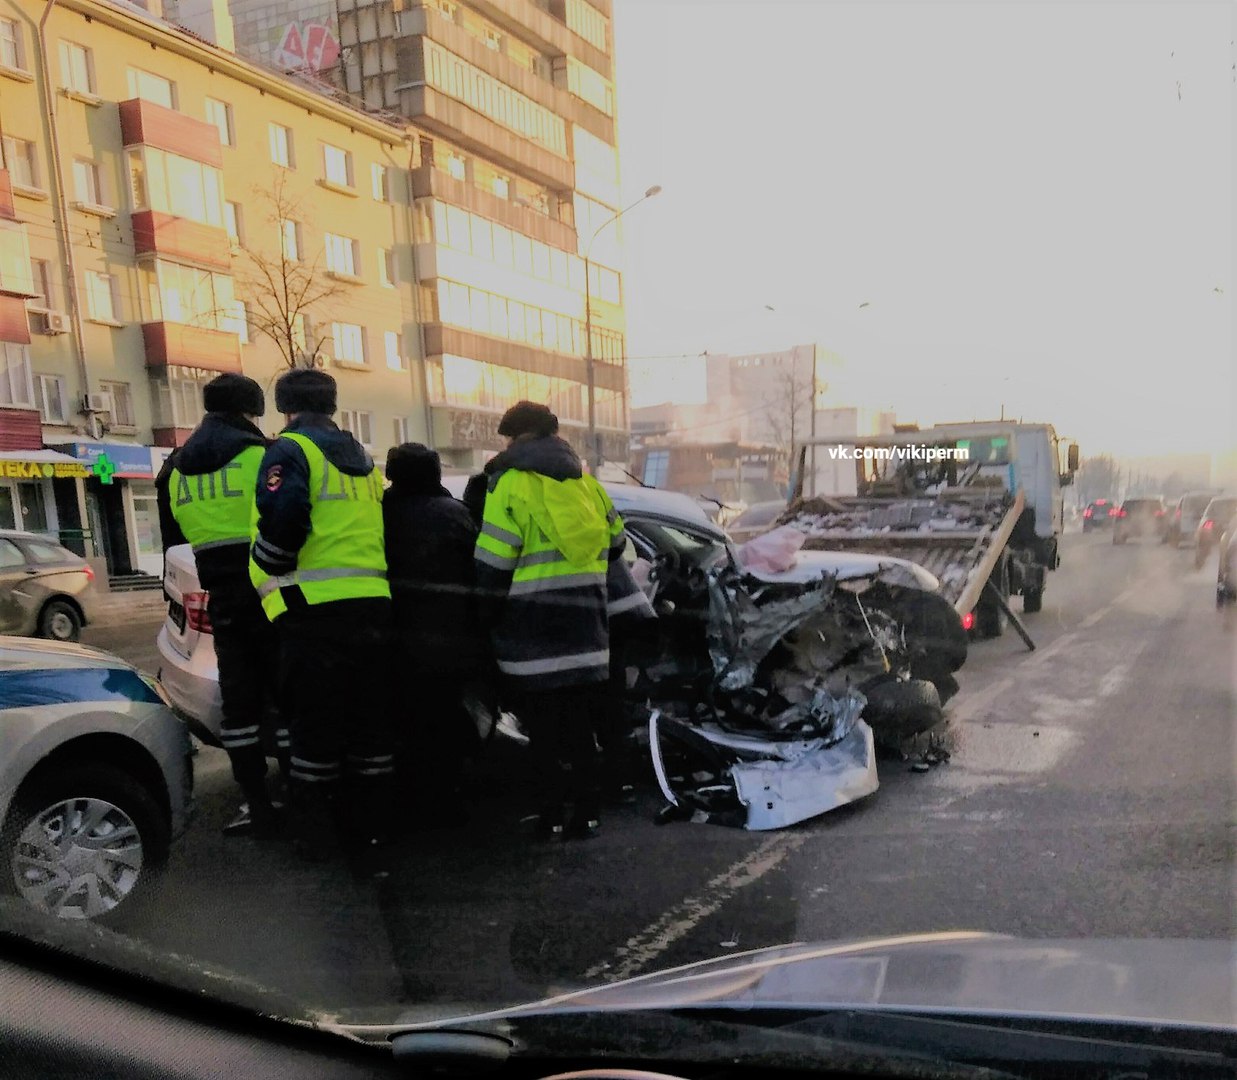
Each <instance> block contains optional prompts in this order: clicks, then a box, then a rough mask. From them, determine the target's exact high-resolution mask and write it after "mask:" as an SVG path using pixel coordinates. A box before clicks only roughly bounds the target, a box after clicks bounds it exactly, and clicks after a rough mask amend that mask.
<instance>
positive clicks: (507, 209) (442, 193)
mask: <svg viewBox="0 0 1237 1080" xmlns="http://www.w3.org/2000/svg"><path fill="white" fill-rule="evenodd" d="M412 194H413V198H416V199H441V200H442V201H443V202H445V203H450V204H451V205H452V206H459V207H462V208H463V209H465V210H471V211H472V212H473V213H474V214H480V215H481V216H482V217H486V218H489V219H490V220H491V221H497V222H498V223H499V224H500V225H505V226H506V227H507V228H509V229H512V230H514V231H515V232H518V233H523V234H524V235H525V236H531V237H532V238H533V239H534V240H540V241H541V242H542V243H543V244H549V245H550V246H551V247H556V248H558V249H559V250H561V251H569V252H571V253H572V254H573V255H574V254H575V251H576V231H575V229H573V228H572V227H571V226H570V225H567V224H564V223H563V222H561V221H559V220H558V219H557V218H552V217H549V216H548V215H546V214H539V213H537V211H536V210H530V209H529V208H528V207H526V206H520V205H519V204H518V203H513V202H511V201H510V200H509V199H503V198H500V197H499V196H497V195H495V194H494V193H493V192H491V191H486V190H485V189H483V188H479V187H477V186H476V185H475V184H470V183H468V181H466V180H457V179H456V178H455V177H454V176H452V175H451V174H450V173H446V172H443V171H442V170H441V169H435V168H434V167H433V166H432V165H422V166H421V167H420V168H418V169H413V170H412Z"/></svg>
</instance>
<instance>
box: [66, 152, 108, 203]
mask: <svg viewBox="0 0 1237 1080" xmlns="http://www.w3.org/2000/svg"><path fill="white" fill-rule="evenodd" d="M102 186H103V185H102V183H101V181H100V179H99V166H98V165H96V164H95V163H94V162H93V161H87V160H86V159H84V158H75V159H74V160H73V190H74V191H75V192H76V193H77V200H78V202H83V203H89V204H90V205H91V206H102V205H103V191H102Z"/></svg>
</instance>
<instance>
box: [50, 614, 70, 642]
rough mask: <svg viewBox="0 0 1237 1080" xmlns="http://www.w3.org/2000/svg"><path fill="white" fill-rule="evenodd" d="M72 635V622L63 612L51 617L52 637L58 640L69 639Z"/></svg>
mask: <svg viewBox="0 0 1237 1080" xmlns="http://www.w3.org/2000/svg"><path fill="white" fill-rule="evenodd" d="M72 633H73V620H72V619H70V618H69V617H68V616H67V615H66V614H64V612H62V611H58V612H56V614H55V615H53V616H52V636H53V637H58V638H67V637H70V636H71V635H72Z"/></svg>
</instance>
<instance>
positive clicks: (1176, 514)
mask: <svg viewBox="0 0 1237 1080" xmlns="http://www.w3.org/2000/svg"><path fill="white" fill-rule="evenodd" d="M1173 517H1178V518H1179V517H1181V507H1180V506H1179V507H1177V512H1176V513H1175V514H1173Z"/></svg>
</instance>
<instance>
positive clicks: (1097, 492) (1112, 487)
mask: <svg viewBox="0 0 1237 1080" xmlns="http://www.w3.org/2000/svg"><path fill="white" fill-rule="evenodd" d="M1120 484H1121V467H1120V466H1119V465H1118V464H1117V462H1116V461H1115V460H1114V459H1113V458H1112V457H1111V456H1110V455H1108V454H1099V455H1098V456H1096V457H1089V458H1087V459H1086V460H1085V461H1083V462H1082V464H1081V465H1080V466H1079V469H1078V499H1079V501H1080V502H1082V503H1089V502H1094V501H1095V500H1096V499H1115V498H1116V497H1117V495H1118V488H1119V487H1120Z"/></svg>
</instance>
